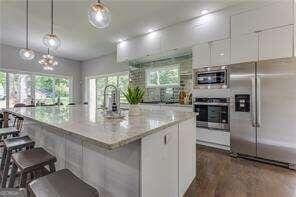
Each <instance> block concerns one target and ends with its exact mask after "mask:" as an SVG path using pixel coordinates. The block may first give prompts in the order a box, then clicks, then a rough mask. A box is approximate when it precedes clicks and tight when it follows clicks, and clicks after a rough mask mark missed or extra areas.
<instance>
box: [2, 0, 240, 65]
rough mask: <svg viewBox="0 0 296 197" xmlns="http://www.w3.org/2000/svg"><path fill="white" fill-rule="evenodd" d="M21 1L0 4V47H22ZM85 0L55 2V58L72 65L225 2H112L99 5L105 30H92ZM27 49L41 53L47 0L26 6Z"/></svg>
mask: <svg viewBox="0 0 296 197" xmlns="http://www.w3.org/2000/svg"><path fill="white" fill-rule="evenodd" d="M25 2H26V1H25V0H0V6H1V43H2V44H7V45H12V46H15V47H23V46H24V45H25ZM91 2H92V1H90V0H55V1H54V9H55V10H54V31H55V33H56V34H57V35H58V36H59V37H60V38H61V40H62V46H61V48H60V49H58V51H56V52H55V55H57V56H60V57H65V58H69V59H73V60H79V61H83V60H88V59H92V58H96V57H99V56H102V55H105V54H109V53H112V52H114V51H116V42H117V41H118V39H128V38H131V37H134V36H138V35H141V34H145V33H147V31H148V30H149V29H159V28H163V27H166V26H168V25H173V24H175V23H178V22H181V21H184V20H188V19H191V18H194V17H197V16H199V15H200V12H201V10H203V9H207V10H209V11H210V12H212V11H216V10H219V9H223V8H225V7H228V6H230V5H233V4H234V3H235V2H234V1H233V0H232V1H229V0H216V1H215V0H208V1H206V0H195V1H186V0H179V1H176V0H175V1H169V0H158V1H155V0H129V1H125V0H121V1H120V0H116V1H107V0H106V1H103V2H104V3H105V4H106V5H107V6H108V7H109V9H110V10H111V14H112V20H111V26H110V27H108V28H106V29H96V28H94V27H92V26H91V25H90V24H89V23H88V19H87V9H88V6H89V4H90V3H91ZM29 3H30V4H29V6H30V7H29V20H30V24H29V28H30V29H29V33H30V47H31V48H32V49H33V50H36V51H40V52H44V53H45V52H46V48H45V47H44V46H43V44H42V37H43V36H44V35H45V34H46V33H48V32H49V30H50V25H49V24H50V10H49V9H50V0H30V1H29Z"/></svg>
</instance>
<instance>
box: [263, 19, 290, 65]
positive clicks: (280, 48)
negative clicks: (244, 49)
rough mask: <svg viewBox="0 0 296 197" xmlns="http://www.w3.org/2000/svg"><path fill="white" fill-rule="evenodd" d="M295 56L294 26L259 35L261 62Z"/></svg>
mask: <svg viewBox="0 0 296 197" xmlns="http://www.w3.org/2000/svg"><path fill="white" fill-rule="evenodd" d="M292 56H293V26H292V25H289V26H286V27H281V28H276V29H271V30H267V31H262V32H260V33H259V60H267V59H276V58H285V57H292Z"/></svg>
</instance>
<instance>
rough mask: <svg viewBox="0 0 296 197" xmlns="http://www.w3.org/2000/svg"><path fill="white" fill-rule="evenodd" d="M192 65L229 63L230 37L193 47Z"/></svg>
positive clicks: (198, 66) (200, 66) (202, 65)
mask: <svg viewBox="0 0 296 197" xmlns="http://www.w3.org/2000/svg"><path fill="white" fill-rule="evenodd" d="M192 62H193V64H192V67H193V68H202V67H209V66H220V65H228V64H229V62H230V39H224V40H219V41H214V42H207V43H204V44H199V45H196V46H194V47H193V48H192Z"/></svg>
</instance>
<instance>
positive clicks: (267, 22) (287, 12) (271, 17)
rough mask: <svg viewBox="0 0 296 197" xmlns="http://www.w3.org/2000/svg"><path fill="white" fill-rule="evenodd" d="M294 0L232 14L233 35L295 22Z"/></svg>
mask: <svg viewBox="0 0 296 197" xmlns="http://www.w3.org/2000/svg"><path fill="white" fill-rule="evenodd" d="M293 23H294V22H293V1H292V0H289V1H278V2H272V3H271V4H269V5H265V6H264V7H260V8H257V9H253V10H250V11H246V12H243V13H240V14H237V15H233V16H231V36H232V37H236V36H239V35H243V34H249V33H254V32H255V31H262V30H267V29H271V28H276V27H281V26H285V25H290V24H293Z"/></svg>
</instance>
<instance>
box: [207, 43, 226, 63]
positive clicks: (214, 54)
mask: <svg viewBox="0 0 296 197" xmlns="http://www.w3.org/2000/svg"><path fill="white" fill-rule="evenodd" d="M229 63H230V39H224V40H219V41H214V42H212V43H211V65H212V66H220V65H228V64H229Z"/></svg>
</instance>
